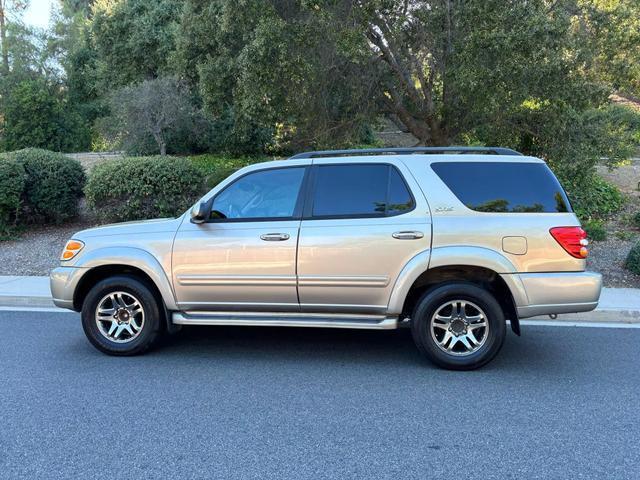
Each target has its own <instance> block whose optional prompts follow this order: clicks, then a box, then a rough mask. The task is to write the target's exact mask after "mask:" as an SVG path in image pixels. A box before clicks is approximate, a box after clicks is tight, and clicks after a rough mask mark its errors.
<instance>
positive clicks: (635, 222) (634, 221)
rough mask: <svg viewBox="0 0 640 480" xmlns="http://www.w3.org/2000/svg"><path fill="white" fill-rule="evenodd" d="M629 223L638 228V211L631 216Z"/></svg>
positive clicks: (639, 214)
mask: <svg viewBox="0 0 640 480" xmlns="http://www.w3.org/2000/svg"><path fill="white" fill-rule="evenodd" d="M631 225H633V226H634V227H636V228H640V212H636V213H634V214H633V215H632V216H631Z"/></svg>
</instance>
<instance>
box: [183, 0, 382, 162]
mask: <svg viewBox="0 0 640 480" xmlns="http://www.w3.org/2000/svg"><path fill="white" fill-rule="evenodd" d="M326 6H329V5H328V4H327V5H326ZM324 7H325V2H322V8H321V7H320V5H316V4H313V5H312V4H308V3H307V2H288V3H286V4H283V3H280V2H263V1H259V0H243V1H241V2H240V4H238V2H237V1H231V0H223V1H220V2H201V1H198V0H187V1H186V2H185V7H184V9H183V13H182V17H181V20H180V22H181V26H182V28H180V29H179V31H178V34H177V35H178V38H177V50H176V53H175V58H176V66H177V68H178V69H179V71H180V73H181V74H182V75H184V76H185V77H186V78H187V79H189V81H190V82H191V83H192V84H193V85H195V86H197V88H198V90H199V92H200V94H201V96H202V100H203V104H204V107H205V109H206V111H207V112H208V113H209V114H211V115H212V116H213V117H214V118H215V119H216V120H217V121H219V122H220V123H221V124H222V125H223V126H225V127H226V128H224V129H222V130H223V132H225V131H226V132H227V134H226V135H224V134H223V135H218V136H217V137H216V138H218V139H225V138H226V139H228V140H224V143H225V144H226V145H228V144H229V143H231V144H232V147H228V148H225V150H226V151H229V152H230V153H232V154H242V153H264V152H265V151H274V150H277V151H289V150H298V149H300V148H303V147H304V148H308V147H328V146H333V147H337V146H345V145H347V144H349V143H352V144H353V143H357V142H358V141H359V140H360V138H359V133H360V131H361V127H362V125H363V124H366V123H367V122H368V121H369V120H370V118H371V117H372V112H373V110H374V108H375V106H376V98H377V96H378V95H379V93H380V92H379V91H377V90H375V89H374V88H370V87H368V86H367V85H363V83H362V80H363V79H364V80H366V81H369V82H370V83H371V84H373V82H374V79H373V78H372V77H369V76H368V75H367V73H365V71H364V69H365V68H366V67H367V65H366V59H364V60H365V62H363V63H359V62H358V61H357V60H359V58H358V59H356V58H355V57H357V56H358V55H357V54H351V53H348V52H347V50H348V49H347V45H345V46H344V48H343V44H344V43H345V36H346V34H347V32H348V33H349V34H350V33H351V32H350V31H346V30H343V28H342V27H343V25H344V22H345V21H346V20H347V19H346V18H343V19H341V20H340V21H336V18H335V17H333V16H332V15H329V13H337V10H341V7H331V8H329V9H327V10H326V11H325V9H324ZM342 10H344V9H343V8H342ZM343 13H346V12H345V11H343ZM358 38H359V41H360V46H362V45H366V39H365V37H364V36H361V37H358ZM347 43H348V42H347ZM229 140H230V142H229Z"/></svg>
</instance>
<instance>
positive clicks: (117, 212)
mask: <svg viewBox="0 0 640 480" xmlns="http://www.w3.org/2000/svg"><path fill="white" fill-rule="evenodd" d="M203 192H204V189H203V184H202V178H201V175H200V173H199V171H198V170H197V169H196V168H195V167H194V166H193V164H192V163H191V161H190V160H189V159H187V158H175V157H167V156H164V157H161V156H158V157H130V158H125V159H122V160H113V161H110V162H105V163H102V164H100V165H97V166H96V167H95V168H94V169H93V170H92V171H91V174H90V176H89V181H88V182H87V187H86V189H85V194H86V197H87V203H88V205H89V207H90V208H91V210H92V211H93V213H94V214H95V215H96V216H97V217H98V218H99V219H101V220H110V221H126V220H138V219H145V218H159V217H169V216H175V215H179V214H181V213H182V212H184V211H185V210H186V209H187V208H188V207H189V206H190V205H192V204H193V202H195V201H196V200H197V199H198V196H199V195H201V194H202V193H203Z"/></svg>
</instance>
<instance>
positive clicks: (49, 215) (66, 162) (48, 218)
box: [8, 148, 86, 224]
mask: <svg viewBox="0 0 640 480" xmlns="http://www.w3.org/2000/svg"><path fill="white" fill-rule="evenodd" d="M8 155H9V157H10V158H14V159H15V160H17V161H18V162H20V163H21V164H22V166H23V167H24V170H25V173H26V175H27V177H26V183H25V189H24V199H25V203H24V210H25V211H26V213H27V216H26V217H25V218H23V221H27V222H28V223H31V222H32V221H44V223H57V224H59V223H62V222H64V221H67V220H69V219H72V218H74V217H77V216H78V201H79V200H80V198H82V195H83V193H82V189H83V187H84V184H85V180H86V177H85V174H84V169H83V168H82V165H80V162H78V161H77V160H73V159H71V158H69V157H67V156H65V155H63V154H62V153H57V152H51V151H48V150H40V149H37V148H27V149H25V150H18V151H16V152H11V153H9V154H8Z"/></svg>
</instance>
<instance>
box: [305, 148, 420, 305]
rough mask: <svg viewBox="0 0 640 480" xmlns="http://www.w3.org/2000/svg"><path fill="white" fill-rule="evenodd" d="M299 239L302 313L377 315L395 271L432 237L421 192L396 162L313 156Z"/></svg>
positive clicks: (393, 281)
mask: <svg viewBox="0 0 640 480" xmlns="http://www.w3.org/2000/svg"><path fill="white" fill-rule="evenodd" d="M309 186H310V188H309V192H308V194H307V198H306V201H305V209H304V218H303V220H302V223H301V227H300V238H299V241H298V295H299V298H300V305H301V309H302V310H303V311H309V312H313V311H330V312H353V313H357V312H370V313H382V312H385V311H386V309H387V305H388V302H389V297H390V295H391V291H392V289H393V285H394V283H395V281H396V279H397V277H398V274H399V273H400V271H401V270H402V268H403V267H404V265H405V264H406V263H407V262H408V261H409V260H410V259H411V258H413V257H414V256H415V255H417V254H418V253H420V252H422V251H425V250H428V249H429V248H430V241H431V224H430V213H429V208H428V205H427V202H426V200H425V199H424V196H423V195H422V193H421V191H420V189H419V188H418V185H417V184H416V183H415V180H413V178H412V177H411V175H410V173H409V171H408V170H407V169H406V167H405V166H404V165H403V164H398V165H392V164H390V163H386V162H384V161H381V162H376V161H375V160H374V161H372V160H371V159H361V160H357V159H353V160H351V159H350V163H348V164H347V163H344V162H341V163H336V162H335V160H333V162H332V161H331V159H317V160H314V166H313V168H312V173H311V178H310V181H309Z"/></svg>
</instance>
